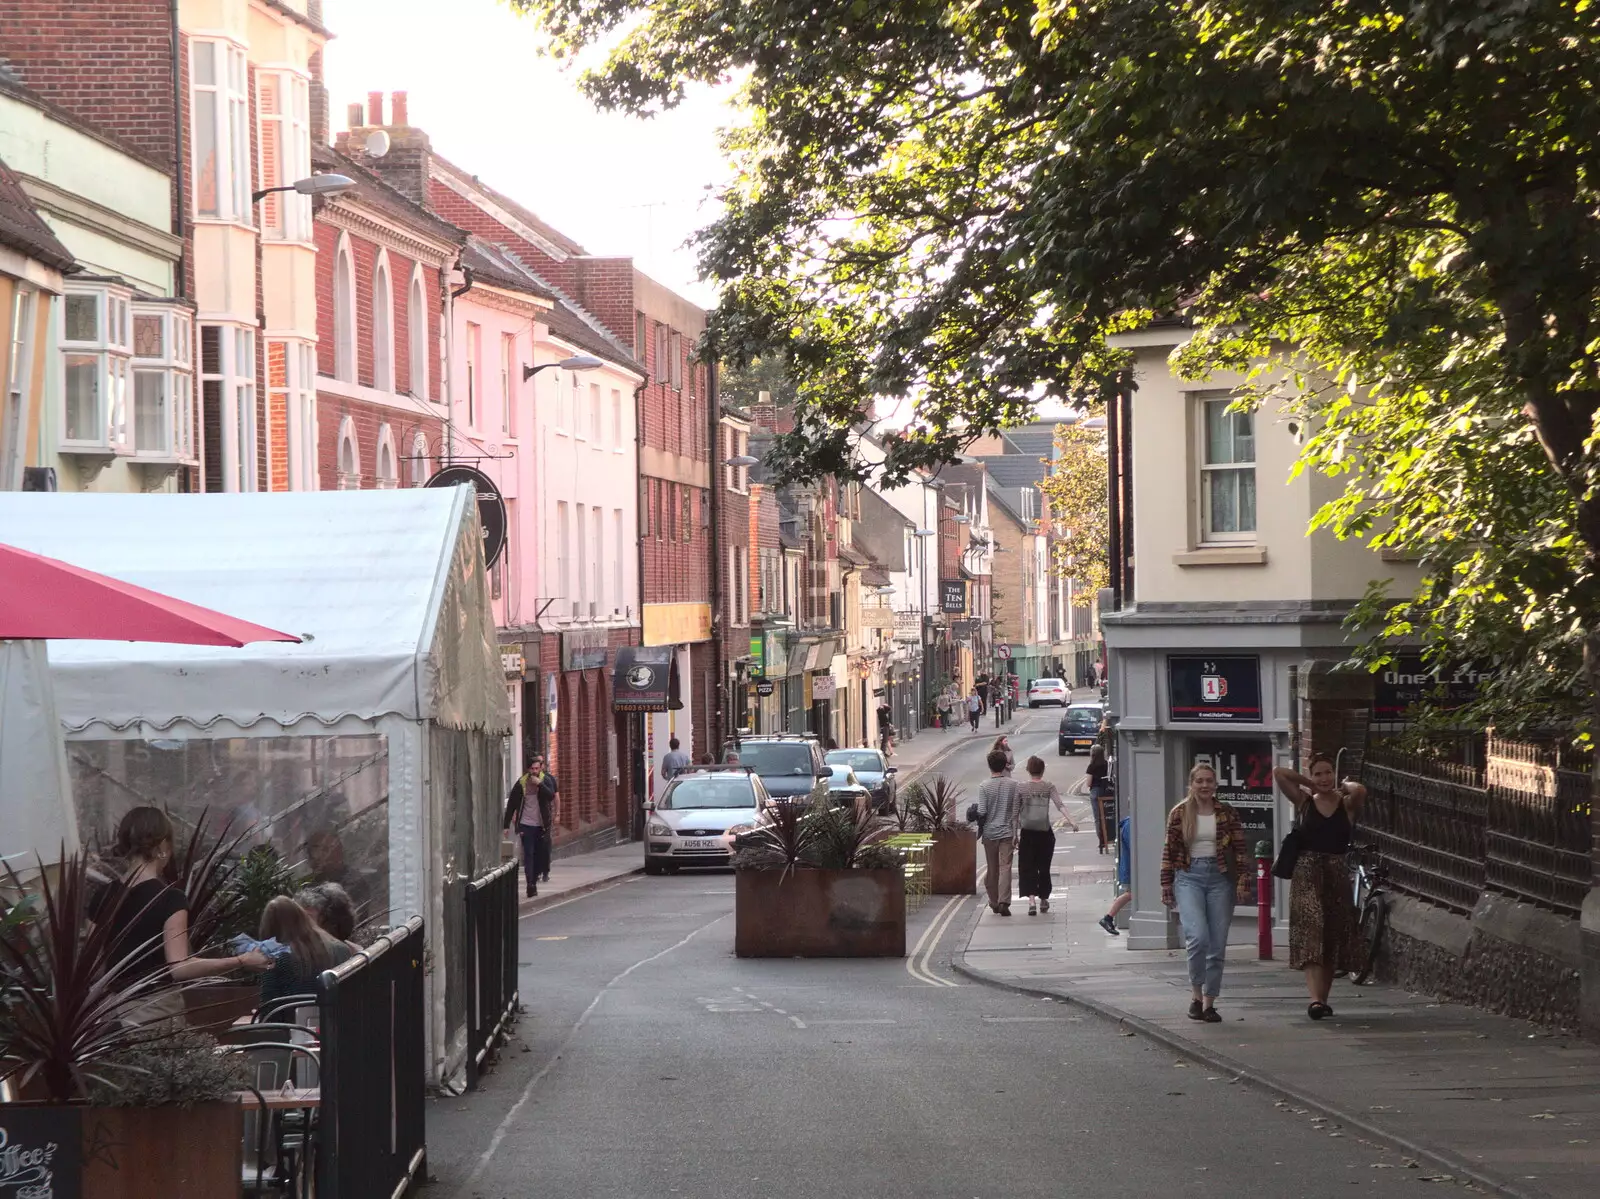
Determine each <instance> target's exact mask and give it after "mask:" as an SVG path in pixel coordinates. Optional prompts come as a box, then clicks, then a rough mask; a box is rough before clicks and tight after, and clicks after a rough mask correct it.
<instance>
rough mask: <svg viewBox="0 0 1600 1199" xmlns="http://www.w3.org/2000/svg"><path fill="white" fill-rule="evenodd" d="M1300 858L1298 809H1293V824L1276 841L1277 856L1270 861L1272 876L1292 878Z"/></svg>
mask: <svg viewBox="0 0 1600 1199" xmlns="http://www.w3.org/2000/svg"><path fill="white" fill-rule="evenodd" d="M1299 860H1300V809H1299V808H1298V807H1296V808H1295V810H1294V824H1292V825H1291V826H1290V827H1289V831H1288V832H1286V833H1284V834H1283V840H1282V841H1280V842H1278V856H1277V857H1276V858H1274V859H1273V861H1272V877H1273V878H1293V877H1294V866H1295V863H1296V862H1298V861H1299Z"/></svg>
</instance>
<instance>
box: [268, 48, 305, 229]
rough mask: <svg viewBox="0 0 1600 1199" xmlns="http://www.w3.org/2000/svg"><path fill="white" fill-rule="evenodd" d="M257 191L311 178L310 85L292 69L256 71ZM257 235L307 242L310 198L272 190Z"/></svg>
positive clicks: (286, 185)
mask: <svg viewBox="0 0 1600 1199" xmlns="http://www.w3.org/2000/svg"><path fill="white" fill-rule="evenodd" d="M256 103H257V106H258V112H257V123H258V125H259V135H258V136H259V140H260V146H261V162H260V174H261V183H260V186H261V188H262V190H266V189H267V188H273V187H288V186H289V185H290V184H291V183H293V182H295V180H297V179H305V178H307V177H309V176H310V174H311V84H310V81H309V80H307V79H306V78H305V77H304V76H302V75H298V74H296V73H295V72H293V71H258V72H257V73H256ZM261 236H262V237H264V238H270V239H272V240H274V241H294V242H309V241H310V240H311V197H310V196H302V195H299V194H298V193H296V192H274V193H272V194H271V195H268V196H264V197H262V200H261Z"/></svg>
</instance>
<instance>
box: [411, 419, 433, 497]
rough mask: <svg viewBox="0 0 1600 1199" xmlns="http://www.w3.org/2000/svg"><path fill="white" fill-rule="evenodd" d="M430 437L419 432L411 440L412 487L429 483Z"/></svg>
mask: <svg viewBox="0 0 1600 1199" xmlns="http://www.w3.org/2000/svg"><path fill="white" fill-rule="evenodd" d="M429 465H430V463H429V462H428V435H427V434H426V433H423V432H422V431H420V430H418V432H417V435H416V436H415V437H413V438H412V439H411V486H413V487H421V486H422V485H423V484H424V483H426V482H427V481H428V475H429V473H431V472H430V471H429V469H428V468H429Z"/></svg>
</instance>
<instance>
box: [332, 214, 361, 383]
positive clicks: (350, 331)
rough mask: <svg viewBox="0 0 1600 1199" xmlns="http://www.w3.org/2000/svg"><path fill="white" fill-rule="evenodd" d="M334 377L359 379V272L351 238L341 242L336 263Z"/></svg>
mask: <svg viewBox="0 0 1600 1199" xmlns="http://www.w3.org/2000/svg"><path fill="white" fill-rule="evenodd" d="M333 377H334V378H335V379H342V380H343V381H344V382H346V383H354V382H355V380H356V272H355V268H354V267H353V266H352V265H351V264H350V239H349V238H348V237H341V238H340V239H339V252H338V254H337V255H336V256H335V258H334V263H333Z"/></svg>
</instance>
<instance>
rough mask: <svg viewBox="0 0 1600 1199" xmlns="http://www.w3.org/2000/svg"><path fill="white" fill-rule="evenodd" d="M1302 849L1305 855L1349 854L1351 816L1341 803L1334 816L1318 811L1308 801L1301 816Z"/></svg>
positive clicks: (1313, 804)
mask: <svg viewBox="0 0 1600 1199" xmlns="http://www.w3.org/2000/svg"><path fill="white" fill-rule="evenodd" d="M1300 849H1301V851H1302V852H1304V853H1347V852H1349V849H1350V814H1349V813H1348V812H1346V811H1345V808H1344V804H1343V803H1340V805H1339V809H1338V811H1336V812H1334V814H1333V815H1332V816H1324V815H1323V814H1322V813H1321V812H1319V811H1317V805H1316V803H1315V801H1313V800H1307V801H1306V806H1305V808H1304V809H1303V811H1302V813H1301V816H1300Z"/></svg>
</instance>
